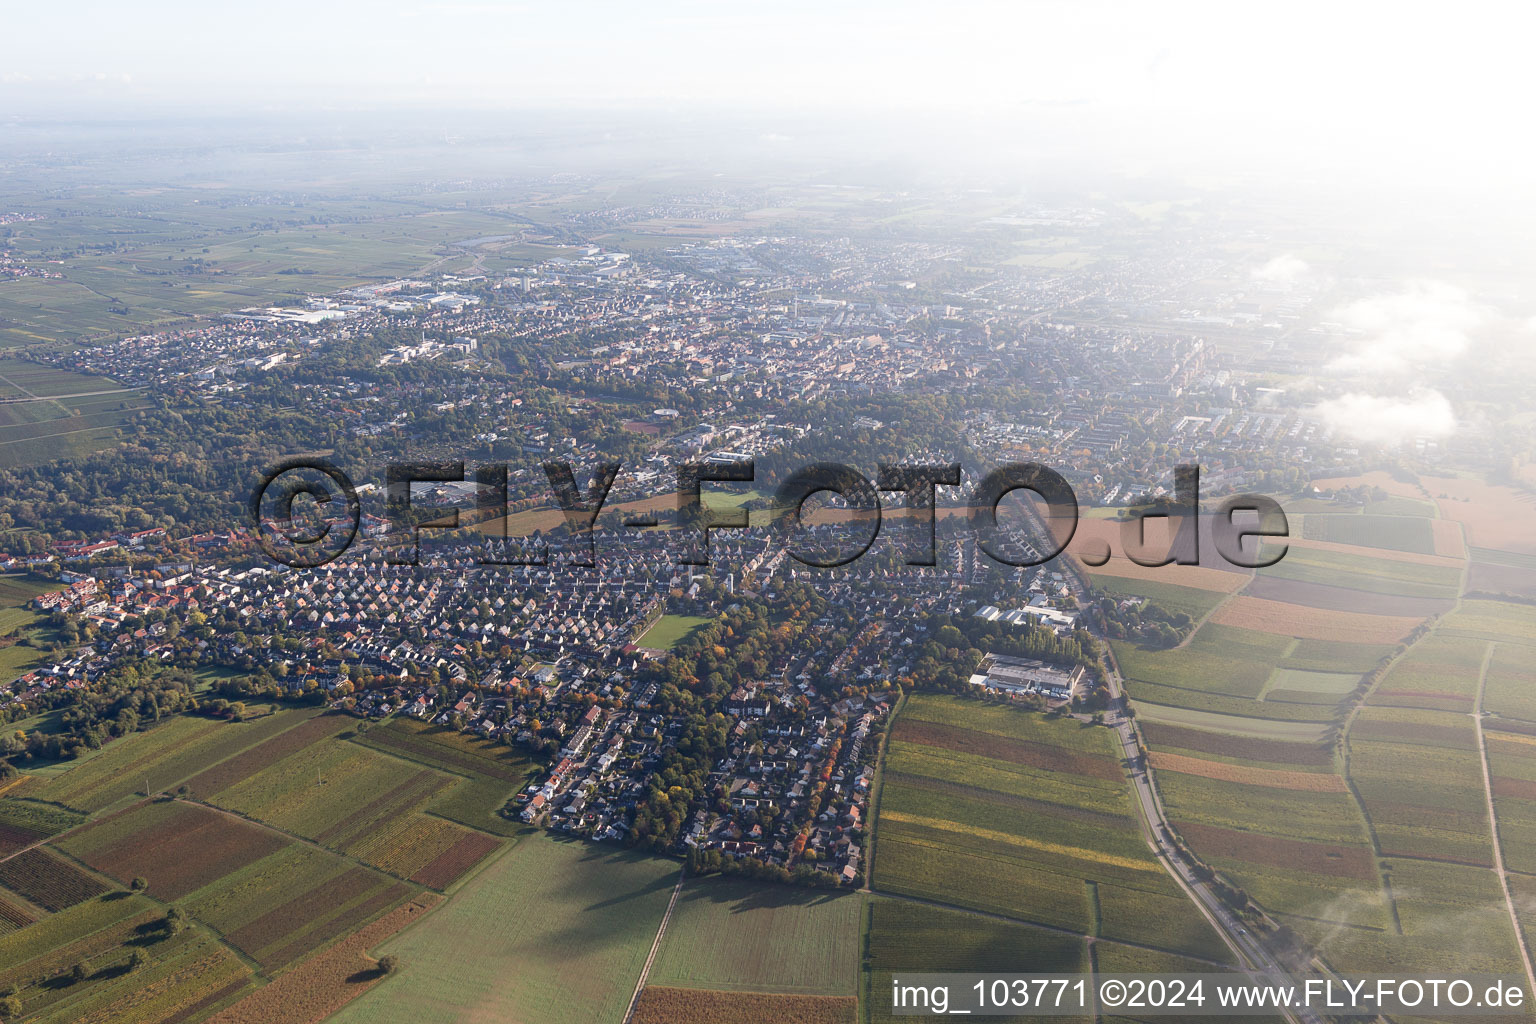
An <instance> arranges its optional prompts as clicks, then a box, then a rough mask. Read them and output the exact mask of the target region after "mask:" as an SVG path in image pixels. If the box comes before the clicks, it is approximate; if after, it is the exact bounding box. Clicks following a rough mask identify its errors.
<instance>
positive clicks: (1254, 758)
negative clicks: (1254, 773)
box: [1141, 715, 1333, 771]
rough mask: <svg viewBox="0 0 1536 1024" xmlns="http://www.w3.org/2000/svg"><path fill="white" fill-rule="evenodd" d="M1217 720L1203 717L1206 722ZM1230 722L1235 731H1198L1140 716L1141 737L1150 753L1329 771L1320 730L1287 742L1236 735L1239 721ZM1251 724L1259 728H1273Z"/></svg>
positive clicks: (1328, 752) (1330, 757) (1243, 733)
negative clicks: (1181, 754) (1180, 754)
mask: <svg viewBox="0 0 1536 1024" xmlns="http://www.w3.org/2000/svg"><path fill="white" fill-rule="evenodd" d="M1220 717H1222V716H1218V715H1208V716H1206V718H1207V719H1208V720H1209V719H1215V718H1220ZM1231 721H1232V722H1234V723H1236V724H1237V727H1235V728H1234V729H1233V730H1231V731H1228V730H1226V729H1222V728H1220V727H1219V726H1216V727H1211V728H1202V727H1201V726H1200V725H1198V724H1193V723H1190V724H1181V723H1177V722H1169V721H1166V720H1162V719H1153V718H1149V717H1147V716H1146V715H1143V716H1142V717H1141V733H1142V736H1143V737H1144V738H1145V739H1146V742H1147V746H1148V747H1149V748H1151V750H1152V751H1154V752H1173V753H1184V754H1188V755H1191V756H1194V757H1202V758H1205V759H1207V760H1214V761H1234V762H1241V763H1244V764H1253V765H1257V766H1260V767H1271V768H1280V769H1283V770H1288V771H1294V770H1307V771H1322V770H1332V767H1333V751H1332V749H1331V748H1330V747H1329V746H1328V744H1327V743H1326V742H1325V738H1324V736H1323V734H1322V732H1321V731H1320V730H1319V731H1317V732H1315V733H1313V734H1311V736H1310V739H1309V738H1307V737H1301V738H1294V739H1287V738H1279V737H1275V736H1273V735H1265V734H1264V733H1262V732H1254V731H1239V729H1240V727H1241V725H1242V720H1241V719H1231ZM1254 721H1255V722H1256V723H1257V724H1258V725H1259V726H1274V725H1275V724H1276V723H1274V722H1267V721H1263V720H1257V719H1256V720H1254Z"/></svg>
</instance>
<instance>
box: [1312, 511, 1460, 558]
mask: <svg viewBox="0 0 1536 1024" xmlns="http://www.w3.org/2000/svg"><path fill="white" fill-rule="evenodd" d="M1426 507H1427V506H1426ZM1431 511H1432V510H1431ZM1301 535H1302V536H1303V537H1305V538H1307V539H1308V540H1323V541H1329V542H1331V543H1334V544H1347V545H1349V546H1351V547H1362V548H1387V549H1389V550H1392V551H1411V552H1414V553H1415V554H1421V555H1432V554H1434V553H1435V534H1434V524H1433V521H1432V520H1430V519H1425V518H1417V517H1416V516H1415V515H1414V514H1413V513H1409V514H1407V515H1379V514H1361V515H1328V514H1323V515H1308V516H1305V517H1303V519H1302V531H1301ZM1286 557H1290V556H1289V555H1287V556H1286Z"/></svg>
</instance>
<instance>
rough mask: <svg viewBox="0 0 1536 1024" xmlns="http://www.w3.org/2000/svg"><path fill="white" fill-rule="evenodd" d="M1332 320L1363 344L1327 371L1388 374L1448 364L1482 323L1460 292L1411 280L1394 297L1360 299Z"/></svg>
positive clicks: (1484, 318)
mask: <svg viewBox="0 0 1536 1024" xmlns="http://www.w3.org/2000/svg"><path fill="white" fill-rule="evenodd" d="M1338 316H1339V320H1340V321H1341V322H1342V323H1343V324H1344V325H1345V326H1346V327H1349V328H1352V329H1353V330H1355V331H1357V332H1358V333H1359V334H1360V335H1362V337H1363V339H1364V340H1363V342H1362V343H1361V344H1360V345H1359V346H1357V347H1356V349H1355V351H1353V352H1351V353H1349V354H1347V355H1342V356H1340V357H1338V358H1337V359H1335V360H1333V361H1332V362H1331V363H1329V364H1328V368H1329V369H1330V370H1333V371H1335V372H1338V373H1371V374H1390V375H1402V374H1407V373H1411V372H1414V371H1417V370H1423V369H1427V368H1431V367H1435V366H1440V365H1443V364H1445V363H1448V362H1450V361H1451V360H1453V359H1455V358H1456V357H1457V356H1460V355H1461V354H1462V353H1463V352H1465V351H1466V349H1467V347H1468V346H1469V345H1470V344H1471V341H1472V339H1471V332H1472V331H1473V330H1475V329H1476V328H1478V327H1480V326H1482V325H1483V324H1484V323H1485V322H1486V321H1487V319H1488V314H1487V312H1486V311H1485V310H1484V309H1482V307H1480V306H1478V305H1476V304H1475V303H1473V302H1472V300H1471V299H1470V298H1469V297H1468V296H1467V293H1466V292H1465V291H1463V290H1462V289H1460V288H1457V287H1454V286H1452V285H1448V284H1442V283H1440V282H1437V281H1416V282H1414V283H1413V284H1411V285H1409V286H1408V287H1407V288H1406V289H1404V290H1403V291H1400V292H1395V293H1392V294H1389V295H1375V296H1372V297H1371V298H1368V299H1361V300H1360V301H1358V302H1355V303H1353V304H1351V305H1349V306H1347V307H1345V308H1344V309H1343V310H1340V312H1339V314H1338Z"/></svg>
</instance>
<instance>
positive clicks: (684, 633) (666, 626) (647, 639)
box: [635, 615, 711, 651]
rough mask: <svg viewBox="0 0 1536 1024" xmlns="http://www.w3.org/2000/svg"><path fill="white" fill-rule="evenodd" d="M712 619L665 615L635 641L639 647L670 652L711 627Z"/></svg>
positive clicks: (698, 616)
mask: <svg viewBox="0 0 1536 1024" xmlns="http://www.w3.org/2000/svg"><path fill="white" fill-rule="evenodd" d="M710 621H711V620H710V619H707V618H704V617H703V616H700V615H663V616H662V617H661V618H659V619H657V620H656V624H655V625H653V626H652V627H651V628H650V629H648V630H646V631H645V635H644V636H642V637H640V639H639V640H636V641H635V646H637V647H653V648H655V649H657V650H662V651H670V650H671V649H672V648H674V647H676V646H677V645H678V644H680V643H682V642H683V641H684V640H686V639H688V638H689V637H690V636H692V635H693V634H694V633H696V632H698V631H699V630H701V629H703V628H704V627H705V626H707V625H709V623H710Z"/></svg>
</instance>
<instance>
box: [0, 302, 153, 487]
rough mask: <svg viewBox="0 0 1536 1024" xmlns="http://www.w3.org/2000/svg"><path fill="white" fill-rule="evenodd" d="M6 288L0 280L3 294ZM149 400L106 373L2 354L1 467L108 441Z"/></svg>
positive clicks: (38, 460)
mask: <svg viewBox="0 0 1536 1024" xmlns="http://www.w3.org/2000/svg"><path fill="white" fill-rule="evenodd" d="M4 294H5V288H4V286H3V285H0V300H3V298H4ZM150 405H151V403H150V401H149V399H147V398H146V397H145V396H144V395H143V394H142V393H141V392H139V391H137V390H133V389H125V388H123V387H122V386H121V385H119V384H118V383H117V382H116V381H111V380H107V379H106V378H105V377H89V376H86V375H84V374H79V373H74V372H71V371H69V370H64V369H60V368H58V367H53V366H45V365H43V364H40V363H32V362H27V361H24V360H20V359H3V358H0V467H13V466H23V465H35V464H38V463H43V462H48V461H50V460H51V459H56V458H60V457H62V456H66V455H79V454H83V453H85V452H90V451H95V450H98V449H100V448H104V447H108V446H109V445H110V444H111V443H112V442H113V441H115V440H116V438H117V429H116V428H117V427H118V426H119V425H121V424H122V423H123V422H125V421H126V420H127V419H128V417H129V416H131V415H132V414H133V413H134V412H136V411H138V410H140V409H147V408H149V407H150Z"/></svg>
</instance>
